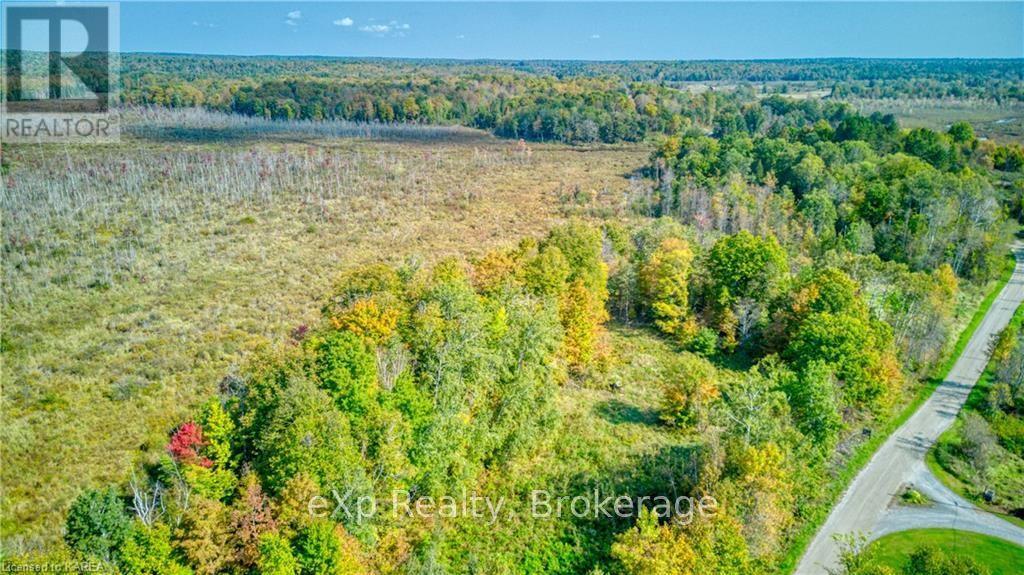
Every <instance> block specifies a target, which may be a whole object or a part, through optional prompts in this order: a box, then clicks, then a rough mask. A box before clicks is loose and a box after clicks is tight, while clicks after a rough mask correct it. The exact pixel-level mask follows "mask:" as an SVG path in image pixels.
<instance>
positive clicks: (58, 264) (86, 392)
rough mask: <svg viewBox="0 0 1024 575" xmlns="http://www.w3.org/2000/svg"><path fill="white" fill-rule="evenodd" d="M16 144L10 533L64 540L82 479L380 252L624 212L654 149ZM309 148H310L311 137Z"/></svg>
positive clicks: (508, 234)
mask: <svg viewBox="0 0 1024 575" xmlns="http://www.w3.org/2000/svg"><path fill="white" fill-rule="evenodd" d="M192 136H195V134H191V135H190V137H188V138H185V139H183V140H182V139H177V140H174V141H168V140H163V139H154V138H153V137H147V138H134V139H128V140H127V141H125V142H123V143H122V144H121V145H119V146H117V147H114V148H107V147H88V148H76V149H62V148H53V147H49V148H41V147H34V148H8V149H5V150H4V156H5V162H10V164H11V166H12V168H11V170H10V173H9V175H8V176H6V177H5V183H4V188H3V196H2V198H0V203H2V210H3V213H4V220H5V221H4V235H3V249H4V257H3V316H4V323H5V329H4V334H3V362H4V368H5V369H4V374H3V376H4V381H3V402H4V419H5V421H4V425H3V428H2V440H0V443H2V445H3V450H4V453H3V455H4V465H3V471H2V484H3V504H2V506H3V508H4V511H5V513H4V517H3V525H2V531H0V533H2V535H3V537H4V539H5V546H6V545H10V547H8V548H25V547H31V546H32V545H33V542H34V541H36V540H37V538H42V539H44V540H46V539H50V540H52V539H53V538H54V537H57V536H59V529H57V526H58V525H59V522H60V520H61V514H62V513H63V511H64V510H65V509H66V506H67V505H68V503H69V502H70V500H71V498H73V497H74V496H75V495H76V494H77V493H78V492H79V491H80V490H81V489H83V488H84V487H86V486H97V485H100V484H103V483H109V482H113V481H118V480H120V479H121V478H123V477H124V476H125V473H126V472H127V470H128V468H129V466H130V465H131V464H132V461H133V457H135V454H136V452H137V450H138V449H139V448H140V447H141V448H143V449H144V450H146V449H150V450H152V449H160V448H161V447H162V444H163V442H164V440H165V436H166V435H165V434H166V432H167V429H169V428H170V427H172V426H173V425H174V424H175V423H176V422H178V421H180V419H181V418H182V417H183V416H184V415H185V414H186V413H188V411H189V409H190V408H191V407H192V406H193V405H194V403H195V402H196V401H197V400H198V399H199V398H202V397H204V396H206V395H207V394H209V393H210V392H211V391H212V390H214V389H215V388H216V385H217V383H218V381H219V380H220V379H221V378H223V377H224V376H225V375H226V374H228V373H230V372H231V371H232V370H234V369H237V368H238V366H239V365H240V364H241V363H242V362H243V358H244V357H246V356H248V355H250V354H251V353H252V352H254V351H256V350H259V349H263V348H266V347H268V346H274V345H280V344H281V342H284V341H286V340H287V337H288V334H289V332H290V331H291V330H292V329H294V328H295V327H297V326H298V325H299V324H301V323H303V322H309V321H312V320H313V319H314V318H316V317H317V316H318V315H319V310H318V309H317V305H318V304H317V302H318V301H321V300H320V298H322V296H323V294H324V292H325V290H326V289H327V288H328V287H329V285H330V284H331V282H332V281H333V279H334V278H335V277H336V276H337V275H338V273H339V272H340V271H342V270H344V269H346V268H349V267H351V266H354V265H356V264H359V263H365V262H368V261H378V260H385V261H391V262H397V261H403V260H405V259H406V258H410V257H411V258H419V259H420V260H423V261H432V260H436V259H439V258H442V257H444V256H447V255H451V254H456V253H464V254H468V255H470V256H472V255H479V254H480V253H482V252H483V251H484V250H486V249H488V248H491V247H495V246H509V245H512V244H514V243H515V242H516V241H517V240H518V239H519V238H520V237H522V236H524V235H538V234H540V233H541V232H542V231H544V230H546V229H548V228H549V227H550V226H552V225H553V224H554V223H556V222H559V221H562V220H564V219H566V218H567V217H569V216H572V215H583V216H585V215H587V214H588V213H590V212H591V211H595V210H598V211H604V212H607V213H625V212H626V208H627V205H626V203H627V202H628V199H629V194H628V192H629V190H630V187H631V186H633V188H634V192H635V191H636V184H634V183H631V182H630V181H629V180H628V174H630V173H631V172H633V171H634V170H635V169H636V168H638V167H639V166H641V165H642V164H643V163H644V161H645V159H646V157H647V154H648V150H647V149H646V148H644V147H642V146H617V147H599V148H593V149H582V148H569V147H564V146H554V145H532V146H531V149H530V150H529V151H527V150H526V149H525V148H517V147H516V145H515V143H514V142H512V143H510V142H507V141H498V140H495V139H493V138H491V137H489V136H486V135H483V134H480V133H476V135H474V136H473V137H472V138H470V139H469V140H468V141H462V140H457V141H451V140H444V139H442V140H439V141H438V140H434V139H429V138H428V139H418V140H417V139H412V140H409V141H402V142H382V141H370V140H365V139H322V138H320V139H318V138H314V137H309V135H308V134H304V135H301V137H300V138H292V137H288V135H287V134H285V135H283V136H282V137H280V138H271V139H269V140H268V141H264V142H261V143H257V142H255V141H251V140H249V139H246V138H237V139H229V140H226V143H225V142H223V141H222V142H220V143H214V142H211V141H205V140H204V138H202V137H192ZM295 140H299V141H295Z"/></svg>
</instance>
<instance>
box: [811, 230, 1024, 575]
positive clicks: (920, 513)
mask: <svg viewBox="0 0 1024 575" xmlns="http://www.w3.org/2000/svg"><path fill="white" fill-rule="evenodd" d="M1014 253H1015V255H1016V257H1017V267H1016V269H1014V272H1013V276H1012V277H1011V278H1010V281H1009V282H1008V283H1007V284H1006V287H1004V288H1003V290H1002V291H1001V292H1000V293H999V296H998V297H997V299H996V301H995V303H993V305H992V307H991V308H990V309H989V311H988V313H987V314H986V315H985V318H984V319H983V320H982V322H981V325H979V326H978V329H977V330H976V331H975V332H974V335H973V336H972V337H971V340H970V341H969V342H968V343H967V347H966V348H965V349H964V352H963V353H962V354H961V355H960V358H959V359H957V361H956V364H954V365H953V369H952V370H950V372H949V375H948V376H947V378H946V380H945V381H943V382H942V383H941V384H940V385H939V387H938V388H937V389H936V390H935V392H934V393H933V394H932V395H931V397H929V398H928V400H927V401H925V402H924V404H923V405H922V406H921V408H920V409H918V410H917V411H916V412H915V413H914V415H912V416H911V417H910V418H909V419H908V420H907V421H906V422H905V423H904V424H903V425H902V426H901V427H900V428H899V429H897V430H896V432H895V433H893V434H892V436H890V437H889V438H888V439H887V440H886V441H885V443H884V444H883V445H882V447H881V448H880V449H879V450H878V451H877V452H876V453H875V455H874V457H872V458H871V461H869V462H868V464H867V465H866V466H865V467H864V469H862V470H861V472H860V474H859V475H857V477H856V478H855V479H854V480H853V483H851V484H850V487H849V488H848V489H847V490H846V493H844V494H843V497H842V499H840V501H839V504H838V505H836V507H835V508H834V509H833V510H832V513H831V515H829V517H828V520H827V521H826V522H825V525H823V526H822V528H821V529H820V530H819V531H818V533H817V534H816V535H815V537H814V540H813V541H812V542H811V544H810V546H808V548H807V550H806V551H805V552H804V556H803V558H802V559H801V560H800V564H799V565H798V566H797V569H796V573H797V575H819V574H823V573H827V570H828V569H830V568H835V567H836V566H837V564H836V560H837V551H838V549H837V546H836V544H835V540H834V538H833V536H834V535H836V534H846V533H854V532H858V533H863V534H865V535H867V536H868V537H869V538H870V539H875V538H877V537H880V536H882V535H884V534H886V533H892V532H894V531H902V530H906V529H914V528H919V527H953V526H955V527H956V528H957V529H964V530H968V531H977V532H980V533H986V534H990V535H995V536H998V537H1002V538H1004V539H1009V540H1012V541H1017V542H1018V543H1021V544H1024V529H1021V528H1020V527H1017V526H1015V525H1012V524H1010V523H1008V522H1006V521H1004V520H1002V519H999V518H998V517H995V516H993V515H991V514H988V513H985V512H983V511H981V510H979V509H977V508H976V507H975V506H973V505H971V504H970V503H969V502H967V501H965V500H964V499H963V498H961V497H958V496H957V495H955V494H954V493H952V492H950V491H949V490H948V489H946V488H945V487H944V486H942V485H941V483H939V482H938V480H936V479H934V478H933V477H932V476H931V473H929V472H928V469H927V467H926V466H925V464H924V456H925V454H926V453H927V452H928V449H929V448H930V447H931V446H932V444H934V443H935V440H936V439H938V437H939V435H941V434H942V432H943V431H945V430H946V429H947V428H949V426H950V425H952V423H953V421H954V420H955V419H956V415H957V413H959V412H960V408H961V407H962V406H963V404H964V401H966V399H967V395H968V394H969V393H970V391H971V388H972V387H973V386H974V384H975V382H977V381H978V376H979V375H981V372H982V371H984V369H985V365H986V364H987V363H988V348H989V342H990V341H991V339H992V336H993V335H995V334H997V333H999V332H1000V331H1002V329H1003V328H1004V327H1006V324H1007V323H1009V321H1010V318H1011V317H1012V316H1013V312H1014V311H1015V310H1016V309H1017V306H1018V305H1019V304H1020V303H1021V301H1024V246H1021V245H1017V246H1015V249H1014ZM905 484H914V485H915V486H917V487H918V488H919V489H921V490H922V492H924V493H925V494H926V495H928V496H929V497H930V498H931V499H932V500H933V501H936V505H934V506H931V507H927V508H907V507H891V505H890V504H891V503H892V501H893V498H894V497H895V496H896V494H897V493H899V491H900V488H901V487H902V486H903V485H905Z"/></svg>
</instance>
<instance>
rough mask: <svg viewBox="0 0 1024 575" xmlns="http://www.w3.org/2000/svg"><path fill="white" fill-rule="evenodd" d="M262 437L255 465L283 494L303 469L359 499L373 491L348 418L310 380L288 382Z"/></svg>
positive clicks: (274, 489) (259, 436)
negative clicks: (290, 480)
mask: <svg viewBox="0 0 1024 575" xmlns="http://www.w3.org/2000/svg"><path fill="white" fill-rule="evenodd" d="M256 437H257V440H256V444H255V446H254V447H255V469H256V471H257V472H259V474H260V477H262V479H263V482H264V485H266V486H267V488H268V489H269V490H270V491H271V492H273V493H280V492H281V490H282V489H283V488H284V487H285V485H286V484H287V482H288V480H289V479H290V478H292V477H294V476H295V475H297V474H298V473H299V472H305V473H308V474H309V475H310V476H311V477H312V478H313V479H314V480H315V481H316V482H317V483H318V484H319V485H320V486H321V487H323V489H325V490H329V489H337V490H338V492H339V493H347V492H348V491H349V490H351V491H352V494H353V495H352V498H353V500H356V499H357V498H358V497H359V496H361V495H364V494H367V493H368V492H369V481H368V479H367V477H366V474H365V471H364V469H363V466H362V461H361V459H360V457H359V452H358V450H357V448H356V445H355V443H354V441H353V440H352V437H351V435H350V433H349V425H348V420H347V419H346V418H345V416H344V415H342V414H341V413H340V412H339V411H338V410H337V409H336V408H335V407H334V402H332V401H331V400H330V397H329V396H328V395H327V394H326V393H325V392H324V391H323V390H321V389H318V388H317V387H316V386H315V385H313V383H312V382H310V381H309V380H306V379H301V378H293V379H291V380H289V381H288V382H287V385H286V387H285V388H284V389H283V390H282V392H281V396H280V398H279V399H278V401H277V403H276V405H274V406H273V408H272V409H271V411H270V413H269V417H268V420H267V422H266V424H265V426H264V427H262V428H261V429H259V431H258V433H257V434H256ZM342 519H343V520H348V521H351V520H354V519H355V518H342Z"/></svg>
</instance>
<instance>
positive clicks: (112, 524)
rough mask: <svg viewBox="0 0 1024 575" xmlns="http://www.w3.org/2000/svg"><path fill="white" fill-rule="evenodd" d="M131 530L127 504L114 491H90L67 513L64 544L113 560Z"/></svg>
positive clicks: (92, 555) (106, 559)
mask: <svg viewBox="0 0 1024 575" xmlns="http://www.w3.org/2000/svg"><path fill="white" fill-rule="evenodd" d="M130 529H131V519H130V518H129V517H128V514H127V513H126V512H125V508H124V502H123V501H121V498H120V497H118V495H117V492H116V491H114V490H113V488H110V489H104V490H89V491H86V492H84V493H82V494H81V495H79V496H78V497H77V498H76V499H75V501H74V502H73V503H72V504H71V509H70V510H68V515H67V523H66V525H65V534H64V541H66V542H67V544H68V546H69V547H71V548H72V549H74V550H75V551H78V552H80V553H82V554H84V555H87V556H90V557H96V558H99V559H102V560H104V561H111V560H113V559H114V558H115V556H116V554H117V549H118V548H119V547H120V546H121V544H122V543H123V542H124V540H125V537H127V536H128V534H129V532H130Z"/></svg>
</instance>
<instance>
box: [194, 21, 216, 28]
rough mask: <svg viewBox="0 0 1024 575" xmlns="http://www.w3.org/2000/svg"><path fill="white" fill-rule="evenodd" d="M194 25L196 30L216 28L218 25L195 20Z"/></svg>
mask: <svg viewBox="0 0 1024 575" xmlns="http://www.w3.org/2000/svg"><path fill="white" fill-rule="evenodd" d="M192 25H193V26H195V27H196V28H216V27H217V25H216V24H214V23H212V22H200V21H199V20H193V21H192Z"/></svg>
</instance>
